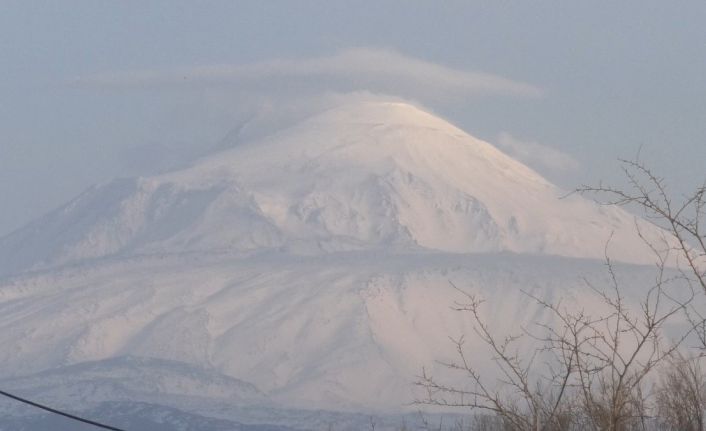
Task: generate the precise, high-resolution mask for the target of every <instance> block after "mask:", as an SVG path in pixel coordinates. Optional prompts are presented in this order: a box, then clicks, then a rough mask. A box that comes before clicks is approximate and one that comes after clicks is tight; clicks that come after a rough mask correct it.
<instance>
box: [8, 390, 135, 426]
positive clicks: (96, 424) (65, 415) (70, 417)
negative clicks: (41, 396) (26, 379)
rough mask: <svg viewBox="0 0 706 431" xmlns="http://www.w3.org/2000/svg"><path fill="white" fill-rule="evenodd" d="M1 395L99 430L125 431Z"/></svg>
mask: <svg viewBox="0 0 706 431" xmlns="http://www.w3.org/2000/svg"><path fill="white" fill-rule="evenodd" d="M0 395H4V396H6V397H8V398H12V399H13V400H16V401H19V402H21V403H25V404H29V405H30V406H33V407H37V408H38V409H42V410H46V411H48V412H50V413H54V414H57V415H61V416H64V417H67V418H69V419H73V420H75V421H79V422H83V423H85V424H89V425H93V426H95V427H98V428H103V429H106V430H112V431H125V430H123V429H120V428H115V427H112V426H110V425H105V424H102V423H99V422H94V421H92V420H89V419H84V418H82V417H78V416H74V415H72V414H69V413H65V412H62V411H60V410H56V409H53V408H51V407H47V406H45V405H42V404H39V403H35V402H34V401H30V400H27V399H24V398H20V397H18V396H17V395H12V394H11V393H8V392H4V391H0Z"/></svg>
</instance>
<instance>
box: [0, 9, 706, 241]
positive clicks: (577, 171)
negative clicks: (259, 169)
mask: <svg viewBox="0 0 706 431" xmlns="http://www.w3.org/2000/svg"><path fill="white" fill-rule="evenodd" d="M0 59H1V61H2V67H1V68H0V128H1V130H2V134H1V135H0V205H2V207H1V208H2V211H0V235H2V234H4V233H7V232H9V231H10V230H12V229H14V228H16V227H18V226H19V225H21V224H23V223H25V222H27V221H29V219H31V218H34V217H36V216H38V215H41V214H42V213H43V212H45V211H47V210H49V209H51V208H53V207H55V206H57V205H59V204H61V203H63V202H64V201H66V200H68V199H69V198H71V197H73V196H74V195H76V194H78V193H79V192H80V191H82V190H83V189H84V188H86V187H87V186H89V185H90V184H92V183H95V182H105V181H108V180H110V179H111V178H114V177H118V176H128V175H136V174H145V173H148V172H152V171H156V170H160V169H167V168H169V167H170V166H173V165H174V164H176V163H178V162H180V161H182V160H184V159H187V158H189V157H192V156H194V155H196V154H199V153H200V152H203V151H207V150H208V149H209V148H215V147H217V145H218V144H219V142H220V141H221V140H222V139H223V138H224V137H225V136H226V135H227V134H228V133H229V132H231V131H232V130H234V129H237V128H238V127H239V125H241V124H243V123H244V122H245V121H247V120H250V121H251V123H250V124H251V125H252V127H251V129H253V130H251V131H250V132H249V133H251V134H252V135H253V136H255V135H257V133H261V131H262V130H267V128H268V127H270V126H272V127H274V125H280V124H286V122H287V121H292V118H294V117H296V116H297V115H304V113H306V112H308V111H309V110H312V109H315V107H316V106H320V105H322V104H323V105H325V104H327V103H333V102H332V101H337V100H342V99H346V98H348V97H352V98H361V97H362V98H367V97H388V95H389V96H394V97H399V98H403V99H408V100H412V101H414V102H416V103H419V104H422V105H424V106H426V107H428V108H429V109H431V110H433V111H434V112H436V113H438V114H440V115H442V116H444V117H446V118H447V119H449V120H451V121H452V122H454V123H456V124H457V125H459V126H461V127H462V128H464V129H465V130H467V131H468V132H469V133H471V134H473V135H475V136H477V137H480V138H483V139H486V140H488V141H490V142H493V143H495V144H496V145H498V146H499V147H500V148H502V149H503V150H505V151H507V152H508V153H510V154H512V155H514V156H515V157H518V158H520V159H522V160H524V161H525V162H526V163H528V164H530V165H531V166H533V167H535V168H536V169H537V170H539V171H540V172H542V173H543V174H545V175H547V176H548V177H549V178H550V179H553V180H554V181H556V182H558V183H559V184H561V185H562V186H564V187H567V188H570V187H573V186H577V185H579V184H580V183H582V182H596V181H598V180H599V179H605V178H608V179H610V178H616V177H617V172H618V171H617V166H616V163H615V159H616V158H618V157H632V156H634V155H635V154H636V152H637V151H638V148H640V147H642V154H643V156H644V158H645V159H646V160H647V161H648V162H649V163H651V164H653V165H655V166H657V167H658V168H659V171H660V172H661V173H663V174H664V175H665V176H666V177H668V178H669V179H670V180H671V181H672V183H673V184H674V187H675V188H676V189H679V188H686V187H688V186H690V185H694V184H697V183H701V182H703V181H704V180H706V2H703V1H693V2H689V1H682V2H666V1H659V2H658V1H654V2H652V1H644V0H641V1H621V2H615V1H605V2H599V1H591V2H565V1H552V2H549V1H533V2H526V1H517V2H510V1H502V0H495V1H486V2H472V1H456V2H454V1H428V2H422V1H402V0H400V1H380V0H375V1H368V2H363V1H350V2H343V1H332V0H327V1H286V2H285V1H263V0H258V1H210V2H209V1H199V2H196V1H193V2H183V1H174V0H169V1H122V2H118V1H95V0H91V1H68V0H67V1H46V2H37V1H28V0H21V1H10V0H4V1H0ZM350 93H354V94H353V95H350ZM258 130H259V131H260V132H258Z"/></svg>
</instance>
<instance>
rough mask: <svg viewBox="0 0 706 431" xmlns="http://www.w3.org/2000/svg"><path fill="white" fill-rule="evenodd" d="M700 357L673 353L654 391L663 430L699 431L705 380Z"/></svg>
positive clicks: (705, 401)
mask: <svg viewBox="0 0 706 431" xmlns="http://www.w3.org/2000/svg"><path fill="white" fill-rule="evenodd" d="M700 360H701V358H700V357H695V358H689V357H685V356H684V355H683V354H681V353H678V352H677V353H675V354H674V355H672V356H671V357H670V358H669V361H668V364H667V366H666V367H665V369H664V370H663V372H662V375H661V378H660V382H659V384H658V386H657V389H656V391H655V398H656V404H657V416H658V418H659V422H660V426H661V428H663V429H665V430H675V431H676V430H681V431H701V430H703V429H704V409H706V378H705V377H704V374H703V370H702V369H701V364H700Z"/></svg>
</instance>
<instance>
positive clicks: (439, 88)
mask: <svg viewBox="0 0 706 431" xmlns="http://www.w3.org/2000/svg"><path fill="white" fill-rule="evenodd" d="M76 83H77V84H79V85H87V86H108V87H139V88H144V87H153V86H186V87H212V86H213V87H229V88H231V89H232V90H235V91H238V92H241V91H242V92H257V93H268V92H273V93H280V92H284V93H289V94H295V95H298V94H311V93H317V92H350V91H370V92H375V93H384V94H392V95H396V96H401V97H405V98H410V99H418V100H422V101H428V102H460V101H463V100H464V99H465V98H467V97H470V96H479V95H485V96H510V97H538V96H541V94H542V90H541V89H539V88H537V87H535V86H533V85H531V84H527V83H524V82H519V81H514V80H512V79H508V78H504V77H501V76H497V75H493V74H488V73H480V72H469V71H464V70H459V69H454V68H450V67H447V66H443V65H439V64H435V63H431V62H428V61H425V60H421V59H417V58H413V57H409V56H406V55H403V54H401V53H399V52H397V51H392V50H383V49H371V48H356V49H349V50H345V51H341V52H339V53H337V54H334V55H330V56H322V57H313V58H302V59H274V60H269V61H263V62H258V63H250V64H241V65H211V66H200V67H184V68H177V69H171V70H136V71H126V72H111V73H104V74H97V75H90V76H86V77H82V78H79V79H77V81H76Z"/></svg>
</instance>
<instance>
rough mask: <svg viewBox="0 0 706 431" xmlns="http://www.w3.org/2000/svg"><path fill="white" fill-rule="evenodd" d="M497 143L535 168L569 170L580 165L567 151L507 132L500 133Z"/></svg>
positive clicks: (509, 153)
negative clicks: (526, 139) (519, 137)
mask: <svg viewBox="0 0 706 431" xmlns="http://www.w3.org/2000/svg"><path fill="white" fill-rule="evenodd" d="M496 145H497V146H498V148H500V149H501V150H503V151H504V152H505V153H507V154H508V155H509V156H511V157H513V158H515V159H517V160H520V161H521V162H523V163H526V164H528V165H530V166H533V167H535V168H540V169H541V168H546V169H550V170H552V171H557V172H569V171H572V170H576V169H578V168H579V166H580V165H579V162H578V161H577V160H576V159H574V158H573V157H571V156H570V155H568V154H566V153H563V152H561V151H559V150H557V149H554V148H551V147H547V146H546V145H542V144H540V143H538V142H533V141H523V140H520V139H517V138H516V137H514V136H512V135H511V134H509V133H507V132H502V133H500V134H499V135H498V138H497V140H496Z"/></svg>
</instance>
